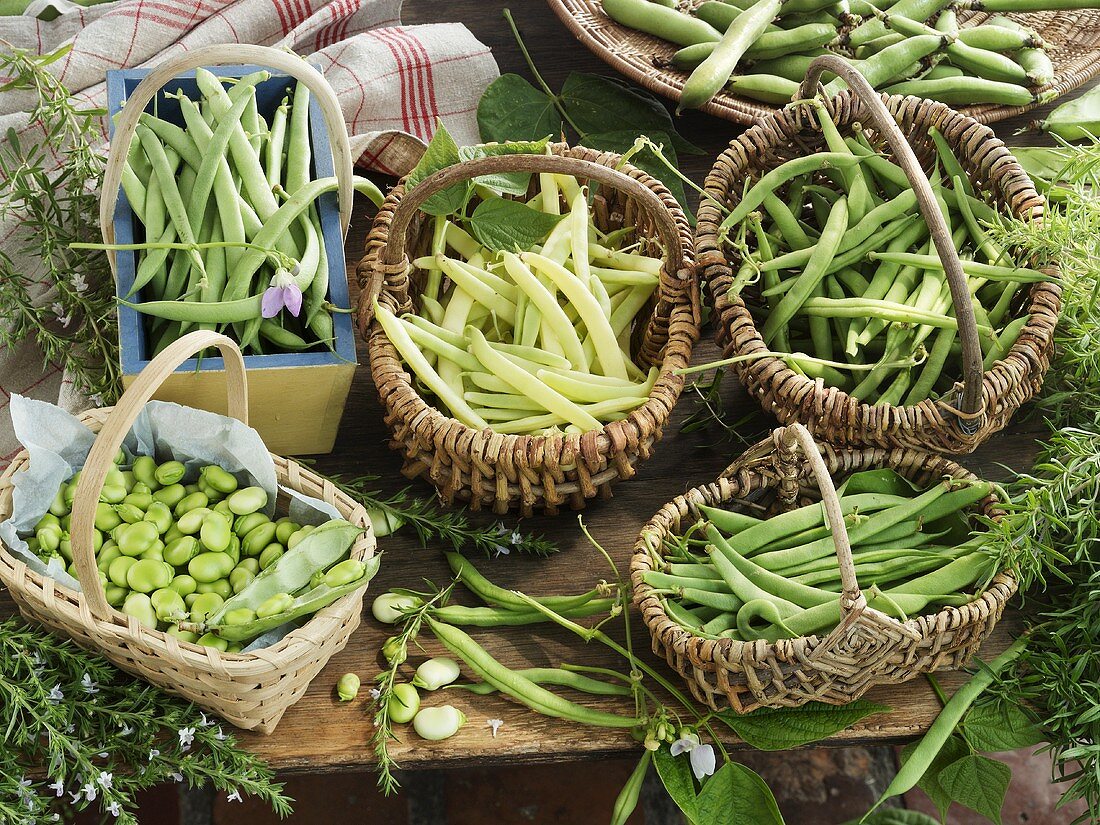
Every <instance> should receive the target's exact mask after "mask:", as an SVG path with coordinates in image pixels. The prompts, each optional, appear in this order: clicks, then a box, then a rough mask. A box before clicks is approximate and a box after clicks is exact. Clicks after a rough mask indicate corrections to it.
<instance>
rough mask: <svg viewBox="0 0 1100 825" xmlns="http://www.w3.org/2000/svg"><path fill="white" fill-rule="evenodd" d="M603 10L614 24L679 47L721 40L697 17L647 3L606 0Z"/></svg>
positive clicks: (716, 32) (631, 0) (630, 0)
mask: <svg viewBox="0 0 1100 825" xmlns="http://www.w3.org/2000/svg"><path fill="white" fill-rule="evenodd" d="M603 11H604V13H605V14H606V15H607V16H608V17H610V18H611V19H612V20H614V21H615V22H616V23H620V24H621V25H624V26H627V27H628V28H631V29H636V30H637V31H640V32H644V33H646V34H652V35H655V36H656V37H660V38H662V39H664V40H668V41H669V42H671V43H677V44H679V45H681V46H691V45H692V44H694V43H704V42H707V41H713V42H718V41H719V40H721V39H722V35H721V33H720V32H719V31H718V30H717V29H715V28H713V27H712V26H710V25H708V24H707V23H705V22H703V21H702V20H700V19H699V18H697V17H692V16H691V15H688V14H684V13H683V12H681V11H678V10H677V9H674V8H666V7H664V6H659V5H657V4H655V3H650V2H647V0H606V2H604V3H603ZM769 22H770V21H769Z"/></svg>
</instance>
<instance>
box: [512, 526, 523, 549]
mask: <svg viewBox="0 0 1100 825" xmlns="http://www.w3.org/2000/svg"><path fill="white" fill-rule="evenodd" d="M512 544H515V545H517V546H518V545H520V544H523V533H521V532H520V531H519V530H513V531H512Z"/></svg>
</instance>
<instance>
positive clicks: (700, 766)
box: [669, 733, 715, 780]
mask: <svg viewBox="0 0 1100 825" xmlns="http://www.w3.org/2000/svg"><path fill="white" fill-rule="evenodd" d="M669 752H670V753H671V754H672V755H673V756H679V755H680V754H681V753H686V754H687V755H688V758H689V759H690V760H691V771H692V773H694V774H695V778H696V779H700V780H701V779H702V778H703V777H704V776H710V775H711V774H712V773H714V768H715V758H714V748H713V747H712V746H710V745H703V744H701V743H700V742H699V735H698V734H696V733H685V734H683V735H681V737H680V738H679V739H677V740H676V741H675V742H673V743H672V747H671V748H670V749H669Z"/></svg>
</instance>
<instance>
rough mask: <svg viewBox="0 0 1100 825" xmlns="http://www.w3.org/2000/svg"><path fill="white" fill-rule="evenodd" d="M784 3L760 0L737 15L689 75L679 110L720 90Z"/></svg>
mask: <svg viewBox="0 0 1100 825" xmlns="http://www.w3.org/2000/svg"><path fill="white" fill-rule="evenodd" d="M781 5H782V4H781V0H757V2H756V3H754V4H753V5H752V6H751V7H750V8H749V9H747V10H745V11H743V12H742V13H741V14H739V15H738V16H737V19H736V20H734V21H733V23H732V24H731V25H730V27H729V28H728V29H727V30H726V33H725V34H724V35H723V36H722V39H721V41H720V42H719V43H718V45H717V46H715V48H714V51H713V52H712V53H711V54H710V56H709V57H707V59H706V60H704V61H703V62H702V64H700V65H699V66H698V68H696V69H695V70H694V71H693V72H692V73H691V75H690V76H689V77H688V79H687V81H686V82H685V84H684V88H683V90H682V91H681V93H680V101H679V104H678V105H677V111H678V112H679V111H683V110H684V109H697V108H699V107H700V106H702V105H703V104H705V103H706V102H708V101H709V100H710V99H711V98H712V97H714V96H715V95H716V94H717V93H718V92H719V91H721V89H722V87H723V86H725V85H726V83H727V81H729V78H730V75H731V74H732V73H733V70H734V69H735V68H736V67H737V64H738V62H739V61H740V60H741V57H742V56H743V55H744V54H745V52H746V51H747V50H748V49H749V47H750V46H752V45H753V43H754V42H755V41H756V40H758V39H759V37H760V36H761V35H762V34H764V30H765V29H766V27H767V26H768V24H769V23H771V22H772V20H773V19H774V18H775V15H776V14H777V13H778V12H779V9H780V6H781ZM662 36H665V37H667V35H662Z"/></svg>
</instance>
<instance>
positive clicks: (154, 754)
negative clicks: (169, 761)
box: [149, 748, 160, 762]
mask: <svg viewBox="0 0 1100 825" xmlns="http://www.w3.org/2000/svg"><path fill="white" fill-rule="evenodd" d="M158 756H160V751H158V750H157V749H156V748H153V749H152V750H151V751H149V761H150V762H152V761H153V760H154V759H156V758H157V757H158Z"/></svg>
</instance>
